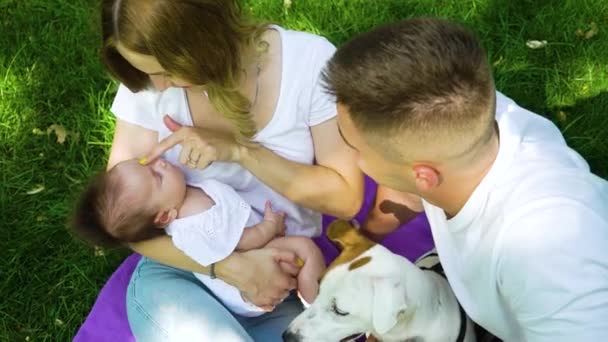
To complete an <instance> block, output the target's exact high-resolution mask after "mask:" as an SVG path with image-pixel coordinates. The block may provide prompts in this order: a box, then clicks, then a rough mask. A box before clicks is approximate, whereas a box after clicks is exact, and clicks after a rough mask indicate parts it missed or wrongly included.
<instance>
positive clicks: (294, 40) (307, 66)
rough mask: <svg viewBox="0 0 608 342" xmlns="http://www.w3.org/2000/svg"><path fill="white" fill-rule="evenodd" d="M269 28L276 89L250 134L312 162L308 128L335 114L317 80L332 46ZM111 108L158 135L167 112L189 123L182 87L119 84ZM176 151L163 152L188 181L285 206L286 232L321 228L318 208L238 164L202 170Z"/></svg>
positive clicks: (259, 208)
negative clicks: (277, 71)
mask: <svg viewBox="0 0 608 342" xmlns="http://www.w3.org/2000/svg"><path fill="white" fill-rule="evenodd" d="M271 28H272V29H275V30H277V31H278V32H279V34H280V37H281V46H282V59H281V61H282V68H281V70H282V75H281V88H280V95H279V98H278V100H277V104H276V109H275V112H274V114H273V116H272V119H271V120H270V121H269V123H268V124H267V125H266V127H264V128H263V129H262V130H261V131H259V132H258V133H257V134H256V136H255V137H254V140H255V141H256V142H258V143H260V144H262V145H264V146H265V147H267V148H268V149H270V150H272V151H273V152H275V153H277V154H278V155H280V156H282V157H285V158H287V159H290V160H293V161H296V162H299V163H303V164H312V163H313V162H314V146H313V140H312V135H311V130H310V128H311V127H312V126H315V125H318V124H320V123H323V122H325V121H327V120H329V119H332V118H334V117H335V115H336V106H335V99H334V98H333V97H332V96H330V95H328V94H326V93H325V91H324V89H323V85H322V81H321V71H322V70H323V67H324V66H325V63H326V62H327V61H328V60H329V58H330V57H331V56H332V55H333V53H334V51H335V47H334V46H333V45H332V44H331V43H330V42H329V41H328V40H327V39H325V38H323V37H320V36H316V35H313V34H310V33H305V32H297V31H291V30H285V29H283V28H281V27H278V26H272V27H271ZM111 110H112V112H113V113H114V115H116V117H117V118H118V119H120V120H123V121H126V122H129V123H131V124H135V125H139V126H142V127H144V128H147V129H150V130H152V131H155V132H158V138H159V141H160V140H162V139H164V138H165V137H167V136H169V135H170V134H171V132H170V131H169V130H168V129H167V128H166V127H165V126H164V124H163V120H162V118H163V116H164V115H165V114H169V115H170V116H171V117H172V118H173V119H174V120H175V121H177V122H179V123H181V124H182V125H187V126H191V125H192V124H193V123H192V117H191V113H190V109H189V106H188V101H187V97H186V93H185V91H184V89H180V88H169V89H167V90H165V91H163V92H157V91H152V90H146V91H140V92H138V93H132V92H131V91H130V90H129V89H128V88H126V87H125V86H124V85H120V87H119V89H118V92H117V94H116V97H115V99H114V103H113V104H112V108H111ZM133 139H137V137H133ZM180 151H181V145H177V146H175V147H173V148H171V149H170V150H168V151H167V152H166V153H165V155H164V158H166V159H167V160H168V161H169V162H171V163H173V164H175V165H177V166H179V167H181V169H182V170H183V172H184V173H185V175H186V181H187V182H192V183H200V182H201V180H203V179H207V178H212V179H216V180H217V181H220V182H222V183H224V184H227V185H229V186H231V187H233V188H234V189H235V190H236V191H237V192H238V194H239V195H240V196H241V197H242V198H243V199H244V200H245V202H247V203H249V204H250V205H251V207H252V209H253V210H254V211H256V212H257V213H260V214H261V213H263V211H264V203H265V202H266V201H271V203H272V207H273V209H274V210H276V211H283V212H285V213H286V214H287V219H286V234H287V235H301V236H308V237H313V236H317V235H319V234H320V232H321V215H320V214H319V213H317V212H315V211H313V210H310V209H306V208H303V207H301V206H299V205H296V204H294V203H293V202H291V201H289V200H288V199H286V198H285V197H283V196H282V195H280V194H279V193H277V192H276V191H274V190H272V189H271V188H270V187H269V186H267V185H265V184H264V183H262V182H261V181H260V180H259V179H257V178H256V177H255V176H254V175H253V174H251V173H250V172H249V171H247V170H246V169H244V168H243V167H241V166H240V165H239V164H237V163H230V162H214V163H212V164H211V165H210V166H209V167H207V168H206V169H204V170H192V169H189V168H186V167H184V166H183V165H181V164H179V163H178V156H179V152H180ZM293 181H294V182H297V181H298V180H297V179H294V180H293Z"/></svg>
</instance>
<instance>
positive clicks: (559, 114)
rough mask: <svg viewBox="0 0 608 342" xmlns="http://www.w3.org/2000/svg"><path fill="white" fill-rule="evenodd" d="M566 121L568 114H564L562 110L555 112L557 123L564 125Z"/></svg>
mask: <svg viewBox="0 0 608 342" xmlns="http://www.w3.org/2000/svg"><path fill="white" fill-rule="evenodd" d="M566 120H568V113H566V112H564V111H563V110H560V111H559V112H557V121H559V122H561V123H564V122H566Z"/></svg>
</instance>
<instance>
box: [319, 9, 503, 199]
mask: <svg viewBox="0 0 608 342" xmlns="http://www.w3.org/2000/svg"><path fill="white" fill-rule="evenodd" d="M324 80H325V83H326V88H327V90H328V92H329V93H331V94H334V95H335V96H336V99H337V102H338V123H339V126H340V131H341V133H342V135H343V137H344V139H345V140H346V142H347V143H349V144H350V145H351V146H352V147H353V148H354V149H355V150H357V151H358V152H359V166H360V167H361V169H362V170H363V171H364V172H365V173H367V174H368V175H370V176H371V177H372V178H374V179H376V180H377V181H378V182H379V183H381V184H383V185H387V186H389V187H391V188H394V189H396V190H401V191H407V192H414V193H423V192H425V191H430V190H432V189H433V188H434V187H436V186H438V185H439V184H440V183H441V175H442V172H443V170H444V168H445V167H446V166H447V165H450V164H452V165H455V164H466V163H468V162H472V161H471V160H470V159H471V158H472V156H474V155H475V154H476V153H478V152H479V150H480V149H482V148H483V146H484V145H485V144H487V142H488V141H490V140H491V137H492V136H493V132H494V110H495V91H494V83H493V80H492V75H491V72H490V67H489V65H488V62H487V60H486V55H485V51H484V50H483V48H482V47H481V46H480V44H479V42H478V40H477V39H476V38H475V36H474V35H473V34H472V33H471V32H469V31H468V30H466V29H464V28H463V27H461V26H459V25H456V24H454V23H450V22H448V21H445V20H441V19H410V20H406V21H402V22H399V23H395V24H390V25H386V26H381V27H378V28H376V29H374V30H372V31H370V32H367V33H364V34H362V35H359V36H358V37H355V38H354V39H352V40H351V41H349V42H347V43H346V44H345V45H343V46H342V47H340V48H339V49H338V51H337V52H336V54H335V55H334V56H333V57H332V59H331V60H330V61H329V63H328V65H327V68H326V70H325V73H324ZM467 159H469V160H467Z"/></svg>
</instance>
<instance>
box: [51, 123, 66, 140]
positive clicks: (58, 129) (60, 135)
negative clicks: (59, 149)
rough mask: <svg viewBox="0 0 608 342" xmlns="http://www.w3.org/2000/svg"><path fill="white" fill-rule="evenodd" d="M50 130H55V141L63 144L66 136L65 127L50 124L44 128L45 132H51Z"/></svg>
mask: <svg viewBox="0 0 608 342" xmlns="http://www.w3.org/2000/svg"><path fill="white" fill-rule="evenodd" d="M51 132H55V135H56V136H57V142H58V143H60V144H63V143H64V142H65V138H66V137H67V136H68V132H67V131H66V130H65V127H63V126H62V125H58V124H52V125H50V126H49V128H47V129H46V134H51Z"/></svg>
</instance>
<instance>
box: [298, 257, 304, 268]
mask: <svg viewBox="0 0 608 342" xmlns="http://www.w3.org/2000/svg"><path fill="white" fill-rule="evenodd" d="M296 263H297V264H298V266H300V267H302V266H304V260H302V259H300V258H298V259H297V260H296Z"/></svg>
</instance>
